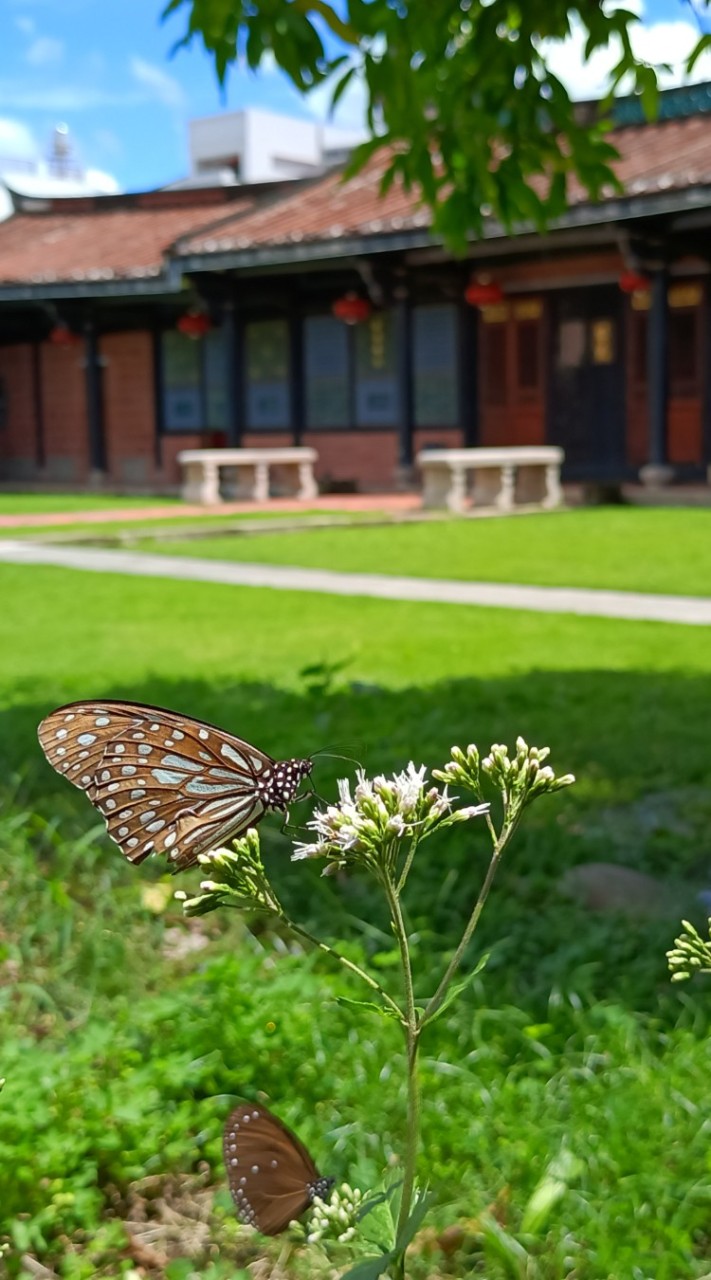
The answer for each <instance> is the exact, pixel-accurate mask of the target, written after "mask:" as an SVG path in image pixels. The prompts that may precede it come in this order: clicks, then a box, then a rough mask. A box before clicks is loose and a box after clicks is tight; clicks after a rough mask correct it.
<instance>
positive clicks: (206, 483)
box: [181, 462, 220, 507]
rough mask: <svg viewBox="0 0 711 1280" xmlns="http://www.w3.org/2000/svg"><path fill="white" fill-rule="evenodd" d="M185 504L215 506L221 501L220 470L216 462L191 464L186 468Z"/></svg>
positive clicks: (183, 495)
mask: <svg viewBox="0 0 711 1280" xmlns="http://www.w3.org/2000/svg"><path fill="white" fill-rule="evenodd" d="M181 496H182V499H183V502H199V503H201V505H202V506H205V507H207V506H215V505H216V504H217V503H218V502H219V501H220V478H219V470H218V467H217V464H216V463H215V462H190V463H188V465H187V467H186V468H185V482H184V484H183V487H182V490H181Z"/></svg>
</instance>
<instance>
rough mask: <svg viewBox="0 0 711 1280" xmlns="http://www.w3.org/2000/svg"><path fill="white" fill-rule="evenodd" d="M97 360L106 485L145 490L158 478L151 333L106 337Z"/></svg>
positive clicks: (116, 334) (108, 335) (102, 340)
mask: <svg viewBox="0 0 711 1280" xmlns="http://www.w3.org/2000/svg"><path fill="white" fill-rule="evenodd" d="M101 356H102V357H103V359H104V361H105V364H104V367H103V400H104V433H105V440H106V461H107V468H108V475H109V480H110V482H111V483H112V484H115V485H117V486H126V487H127V488H139V489H140V488H142V487H145V488H149V487H150V486H151V485H152V484H155V479H156V465H155V395H154V389H153V342H152V337H151V334H150V333H110V334H105V335H104V336H103V337H102V339H101Z"/></svg>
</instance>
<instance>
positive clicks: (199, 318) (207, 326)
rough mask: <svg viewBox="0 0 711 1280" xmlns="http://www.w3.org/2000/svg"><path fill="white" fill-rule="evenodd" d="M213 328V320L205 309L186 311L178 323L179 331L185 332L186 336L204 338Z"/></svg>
mask: <svg viewBox="0 0 711 1280" xmlns="http://www.w3.org/2000/svg"><path fill="white" fill-rule="evenodd" d="M211 328H212V321H211V320H210V317H209V316H206V315H205V312H204V311H186V312H185V315H184V316H181V317H180V319H179V320H178V323H177V325H176V329H177V330H178V332H179V333H182V334H184V335H185V337H186V338H204V337H205V334H206V333H209V332H210V330H211Z"/></svg>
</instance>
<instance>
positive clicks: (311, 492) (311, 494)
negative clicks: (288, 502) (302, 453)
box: [297, 462, 318, 502]
mask: <svg viewBox="0 0 711 1280" xmlns="http://www.w3.org/2000/svg"><path fill="white" fill-rule="evenodd" d="M297 497H298V498H301V499H302V500H303V501H305V502H310V501H311V500H312V499H313V498H317V497H318V486H317V484H316V481H315V479H314V469H313V465H312V463H310V462H300V463H299V490H298V493H297Z"/></svg>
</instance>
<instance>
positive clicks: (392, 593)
mask: <svg viewBox="0 0 711 1280" xmlns="http://www.w3.org/2000/svg"><path fill="white" fill-rule="evenodd" d="M0 562H5V563H6V564H42V565H55V566H57V567H59V568H63V569H84V570H89V571H90V572H93V573H125V574H131V575H135V576H138V577H148V578H178V579H183V580H187V581H190V582H217V583H224V584H225V585H228V586H240V587H271V588H275V589H276V590H278V591H317V592H323V593H325V594H327V595H339V596H374V597H377V598H378V599H381V600H418V601H428V602H431V603H434V604H468V605H485V606H489V607H492V608H496V609H530V610H533V611H534V612H537V613H577V614H581V615H583V616H586V617H598V618H630V619H633V620H635V621H646V622H675V623H684V624H686V625H689V626H697V627H698V626H708V625H709V624H711V599H704V598H702V597H698V596H662V595H643V594H641V593H636V592H632V591H591V590H587V589H583V588H577V587H525V586H513V585H510V584H503V583H493V582H455V581H452V580H450V579H440V578H398V577H390V576H386V575H385V574H379V573H337V572H334V571H333V570H330V569H296V568H287V567H285V566H282V565H270V564H235V563H228V562H226V561H221V560H200V559H198V558H197V557H192V556H190V557H188V556H180V557H178V556H164V555H147V554H145V553H143V552H136V551H101V550H97V549H94V548H88V547H59V546H47V545H39V544H36V543H31V542H20V541H14V540H12V541H11V540H9V539H8V540H0Z"/></svg>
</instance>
